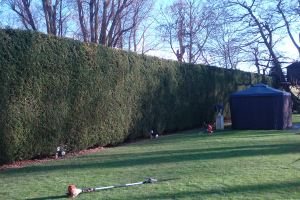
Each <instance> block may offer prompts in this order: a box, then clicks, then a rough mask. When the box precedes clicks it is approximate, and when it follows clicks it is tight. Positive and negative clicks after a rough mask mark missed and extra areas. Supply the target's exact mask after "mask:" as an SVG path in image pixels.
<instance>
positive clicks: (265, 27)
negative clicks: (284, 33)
mask: <svg viewBox="0 0 300 200" xmlns="http://www.w3.org/2000/svg"><path fill="white" fill-rule="evenodd" d="M228 3H229V4H228V5H229V6H230V7H238V8H240V9H242V11H243V12H240V13H238V14H240V16H236V17H237V19H238V20H239V21H240V22H241V23H243V24H245V25H246V26H245V27H244V30H245V32H246V33H247V34H246V35H249V33H250V34H252V35H253V36H254V37H256V39H255V41H256V42H258V43H262V44H264V46H265V47H266V49H267V50H268V53H269V55H270V58H268V60H271V62H272V63H273V65H274V67H273V70H274V71H275V72H276V73H277V76H278V78H279V79H280V80H281V81H284V80H285V78H284V74H283V71H282V69H281V63H280V60H279V59H280V55H279V54H278V53H277V52H276V49H275V45H276V44H277V42H278V41H276V40H275V39H274V38H275V36H276V31H278V30H279V29H280V28H282V27H283V24H282V23H281V21H279V20H277V19H276V18H275V16H274V15H273V14H272V12H271V10H270V12H268V7H264V6H263V5H264V4H263V2H262V1H261V0H249V1H243V2H241V1H239V0H235V1H228ZM278 35H279V34H278ZM284 89H285V90H286V91H289V88H288V87H285V88H284Z"/></svg>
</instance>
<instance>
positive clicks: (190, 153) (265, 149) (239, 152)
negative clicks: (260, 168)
mask: <svg viewBox="0 0 300 200" xmlns="http://www.w3.org/2000/svg"><path fill="white" fill-rule="evenodd" d="M203 145H204V144H203ZM293 145H294V146H299V143H298V142H297V141H295V144H290V143H288V144H274V145H252V146H235V147H220V148H212V147H211V144H209V145H208V146H207V148H205V147H202V148H201V149H200V148H199V149H181V150H168V151H155V150H151V151H150V152H146V153H124V154H113V155H103V154H89V155H85V156H81V157H76V160H72V158H70V159H66V160H65V161H64V163H65V164H63V165H59V164H58V165H53V163H51V164H49V165H46V166H45V164H43V165H33V166H29V167H24V168H21V169H15V170H9V171H6V173H7V174H9V175H14V174H15V175H17V174H18V173H35V172H44V171H55V170H70V169H93V168H122V167H130V166H150V165H155V164H164V163H180V162H186V161H195V160H199V161H203V160H210V159H227V158H232V157H236V158H241V157H251V156H267V155H280V154H286V153H289V152H291V146H293ZM286 148H288V149H286ZM106 159H108V160H109V161H107V160H106ZM112 160H113V161H112ZM291 162H292V161H291ZM54 164H55V163H54Z"/></svg>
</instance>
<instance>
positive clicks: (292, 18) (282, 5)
mask: <svg viewBox="0 0 300 200" xmlns="http://www.w3.org/2000/svg"><path fill="white" fill-rule="evenodd" d="M297 4H298V5H297ZM277 10H278V12H279V14H280V15H281V17H282V19H283V21H284V23H285V28H286V30H287V33H288V35H289V37H290V39H291V41H292V42H293V44H294V46H295V47H296V48H297V50H298V52H299V56H300V46H299V45H298V43H297V42H296V40H295V38H294V36H293V33H292V24H293V23H297V24H298V22H299V16H300V0H295V1H293V0H288V1H284V0H278V4H277ZM299 36H300V35H299ZM299 39H300V38H299Z"/></svg>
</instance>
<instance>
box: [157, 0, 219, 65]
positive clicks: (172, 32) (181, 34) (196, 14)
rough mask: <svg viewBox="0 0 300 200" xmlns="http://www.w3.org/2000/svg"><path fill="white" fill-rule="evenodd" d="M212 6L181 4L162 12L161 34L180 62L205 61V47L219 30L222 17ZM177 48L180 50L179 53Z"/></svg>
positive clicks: (183, 0) (182, 0)
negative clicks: (220, 17)
mask: <svg viewBox="0 0 300 200" xmlns="http://www.w3.org/2000/svg"><path fill="white" fill-rule="evenodd" d="M217 11H218V10H216V9H215V8H214V7H213V6H212V5H210V4H206V5H204V4H201V3H199V1H196V0H179V1H177V2H175V3H174V4H173V5H171V6H168V7H165V8H162V9H161V14H162V19H161V20H158V21H159V23H160V26H159V30H161V37H162V38H163V39H164V40H165V41H167V42H168V43H169V45H170V47H171V50H172V52H173V53H174V54H175V55H176V57H177V60H178V61H185V59H186V60H187V62H190V63H197V62H198V61H199V60H201V57H202V54H203V51H204V46H205V45H206V43H207V41H208V38H209V37H210V35H211V34H212V31H213V30H214V29H215V28H216V27H217V21H218V18H219V16H220V14H219V13H218V12H217ZM176 48H178V49H177V50H176Z"/></svg>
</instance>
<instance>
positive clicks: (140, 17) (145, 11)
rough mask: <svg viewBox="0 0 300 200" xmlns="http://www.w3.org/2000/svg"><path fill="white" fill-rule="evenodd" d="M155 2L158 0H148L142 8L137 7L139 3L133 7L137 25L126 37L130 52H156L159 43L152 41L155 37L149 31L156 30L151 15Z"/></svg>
mask: <svg viewBox="0 0 300 200" xmlns="http://www.w3.org/2000/svg"><path fill="white" fill-rule="evenodd" d="M155 2H156V0H148V1H147V2H145V3H144V4H143V6H140V7H137V6H135V5H136V4H137V3H138V2H135V4H133V5H132V6H134V7H135V9H134V13H135V14H134V16H135V18H134V19H133V20H134V23H135V24H136V25H135V27H134V28H132V29H131V30H130V31H129V32H128V33H127V34H125V35H124V36H125V37H126V38H127V41H128V42H127V46H128V50H133V51H134V52H138V53H142V54H145V53H147V52H149V51H151V50H154V49H155V48H156V46H157V45H158V42H154V40H153V39H151V37H152V38H153V37H155V36H154V35H153V34H152V33H151V31H149V30H150V29H154V22H155V20H154V19H153V17H152V16H150V13H151V12H152V11H153V8H154V4H155ZM137 8H138V9H137ZM130 17H131V16H126V18H125V20H124V21H127V19H128V18H130ZM125 43H126V42H125Z"/></svg>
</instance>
